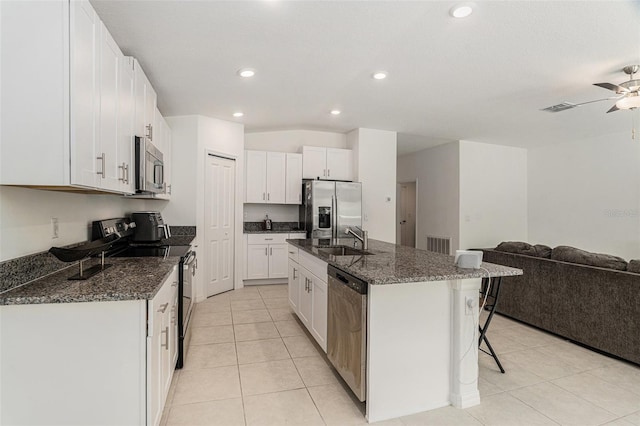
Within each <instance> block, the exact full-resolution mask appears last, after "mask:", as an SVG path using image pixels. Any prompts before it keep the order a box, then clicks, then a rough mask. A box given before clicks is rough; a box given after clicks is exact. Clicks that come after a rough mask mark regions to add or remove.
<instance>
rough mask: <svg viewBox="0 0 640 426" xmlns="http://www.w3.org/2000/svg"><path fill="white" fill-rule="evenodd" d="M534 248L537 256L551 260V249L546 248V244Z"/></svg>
mask: <svg viewBox="0 0 640 426" xmlns="http://www.w3.org/2000/svg"><path fill="white" fill-rule="evenodd" d="M533 248H534V250H535V252H536V256H538V257H544V258H545V259H551V247H549V246H545V245H544V244H536V245H535V246H533Z"/></svg>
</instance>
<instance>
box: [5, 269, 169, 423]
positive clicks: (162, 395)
mask: <svg viewBox="0 0 640 426" xmlns="http://www.w3.org/2000/svg"><path fill="white" fill-rule="evenodd" d="M177 279H178V275H177V268H176V267H174V269H173V271H172V273H171V274H170V275H169V276H168V278H167V279H166V280H165V282H164V284H163V285H162V287H161V288H160V290H159V291H158V293H157V294H156V296H155V297H154V298H153V299H152V300H124V301H105V302H82V303H80V302H79V303H46V304H32V305H5V306H0V323H1V324H2V333H1V334H0V347H2V364H1V365H0V389H3V390H4V389H6V390H7V392H3V393H2V398H0V424H7V425H13V424H76V425H80V424H82V425H88V424H109V425H125V424H126V425H151V426H155V425H158V424H159V423H160V417H161V415H162V411H163V408H164V403H165V400H166V397H167V394H168V392H169V384H170V383H171V378H172V375H173V370H174V367H175V361H174V360H175V359H176V356H177V352H176V351H177V339H178V336H177V325H176V321H177V303H178V299H177V288H178V287H177ZM78 285H80V286H82V285H85V284H82V283H81V284H78ZM34 407H37V409H34Z"/></svg>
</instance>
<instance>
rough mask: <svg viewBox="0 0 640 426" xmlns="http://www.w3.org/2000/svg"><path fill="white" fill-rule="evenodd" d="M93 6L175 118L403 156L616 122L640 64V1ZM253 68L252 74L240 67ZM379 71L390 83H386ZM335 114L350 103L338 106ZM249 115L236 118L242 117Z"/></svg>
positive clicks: (604, 130)
mask: <svg viewBox="0 0 640 426" xmlns="http://www.w3.org/2000/svg"><path fill="white" fill-rule="evenodd" d="M455 3H456V2H455V1H376V2H373V1H273V0H272V1H264V0H262V1H166V0H163V1H141V0H134V1H113V0H92V4H93V5H94V7H95V8H96V10H97V12H98V14H99V15H100V17H101V18H102V20H103V21H104V22H105V24H106V25H107V27H108V28H109V30H110V31H111V33H112V34H113V36H114V38H115V39H116V41H117V42H118V44H119V45H120V46H121V47H122V49H123V51H124V52H125V54H128V55H133V56H135V57H137V58H138V59H139V61H140V63H141V64H142V66H143V68H144V69H145V71H146V73H147V75H148V77H149V79H150V80H151V82H152V84H153V85H154V87H155V88H156V90H157V92H158V104H159V108H160V110H161V112H162V114H163V115H165V116H171V115H184V114H203V115H207V116H211V117H217V118H221V119H226V120H232V121H233V120H235V121H239V122H242V123H244V124H245V126H246V130H247V131H256V130H278V129H291V128H307V129H324V130H331V131H338V132H346V131H349V130H352V129H354V128H357V127H368V128H374V129H384V130H395V131H397V132H398V133H399V136H398V140H399V143H398V152H399V154H403V153H408V152H412V151H417V150H419V149H423V148H426V147H428V146H432V145H435V144H438V143H443V142H447V141H450V140H458V139H465V140H472V141H478V142H487V143H496V144H505V145H512V146H525V147H533V146H537V145H542V144H549V143H557V142H562V141H567V140H573V139H580V138H584V137H586V136H593V135H602V134H610V133H616V132H620V131H621V130H625V129H628V128H630V117H629V115H630V114H631V113H630V112H629V111H620V112H616V113H611V114H605V111H607V110H608V109H609V107H610V106H611V105H612V104H613V102H612V101H608V102H601V103H595V104H591V105H585V106H583V107H580V108H576V109H573V110H568V111H564V112H560V113H555V114H553V113H546V112H542V111H539V110H540V109H541V108H544V107H547V106H550V105H554V104H558V103H560V102H563V101H570V102H574V103H578V102H583V101H588V100H592V99H599V98H604V97H607V96H609V95H610V94H613V92H608V91H606V90H604V89H601V88H598V87H595V86H592V83H596V82H612V83H620V82H622V81H624V80H626V79H627V76H626V75H625V74H623V73H622V72H621V71H620V70H621V69H622V67H623V66H625V65H629V64H637V63H640V0H634V1H629V0H624V1H615V0H610V1H477V2H476V7H475V11H474V13H473V14H472V15H471V16H470V17H469V18H466V19H463V20H455V19H453V18H451V17H450V16H449V9H450V8H451V6H452V5H454V4H455ZM242 67H251V68H255V69H256V70H257V74H256V76H255V77H253V78H251V79H242V78H240V77H238V76H237V75H236V72H237V70H238V69H240V68H242ZM375 70H386V71H388V72H389V77H388V78H387V79H386V80H382V81H376V80H373V79H372V78H371V73H372V72H373V71H375ZM333 108H339V109H341V110H342V114H341V115H339V116H331V115H330V114H329V111H330V110H331V109H333ZM235 111H242V112H244V114H245V115H244V117H242V118H241V119H234V118H233V117H232V113H233V112H235Z"/></svg>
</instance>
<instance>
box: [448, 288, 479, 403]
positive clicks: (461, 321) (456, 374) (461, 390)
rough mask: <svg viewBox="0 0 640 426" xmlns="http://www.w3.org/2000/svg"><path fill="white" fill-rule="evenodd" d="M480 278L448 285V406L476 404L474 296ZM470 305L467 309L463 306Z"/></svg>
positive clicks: (475, 295) (476, 299)
mask: <svg viewBox="0 0 640 426" xmlns="http://www.w3.org/2000/svg"><path fill="white" fill-rule="evenodd" d="M480 283H481V279H480V278H472V279H466V280H455V281H449V286H450V288H451V293H452V295H451V324H452V327H453V329H452V333H451V339H452V341H451V395H450V400H451V405H453V406H454V407H457V408H467V407H472V406H474V405H478V404H480V392H479V391H478V299H479V296H478V294H479V293H478V292H479V290H480ZM467 301H469V302H470V303H471V307H469V306H468V305H467Z"/></svg>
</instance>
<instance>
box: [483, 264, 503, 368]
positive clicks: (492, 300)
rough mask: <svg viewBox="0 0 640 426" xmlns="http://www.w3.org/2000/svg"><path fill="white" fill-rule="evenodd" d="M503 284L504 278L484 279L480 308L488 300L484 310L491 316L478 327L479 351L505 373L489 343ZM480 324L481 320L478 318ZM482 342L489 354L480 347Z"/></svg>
mask: <svg viewBox="0 0 640 426" xmlns="http://www.w3.org/2000/svg"><path fill="white" fill-rule="evenodd" d="M501 282H502V277H494V278H493V281H492V279H491V278H483V279H482V285H481V286H480V305H479V306H480V307H482V303H483V302H484V301H485V300H486V305H485V306H484V309H485V310H486V311H489V316H488V317H487V320H486V321H485V322H484V324H482V325H478V329H479V331H480V337H479V339H478V349H480V350H481V351H482V352H484V353H485V354H487V355H490V356H491V357H492V358H493V359H494V360H495V361H496V364H498V368H500V371H501V372H502V373H504V368H503V367H502V364H500V360H499V359H498V355H496V352H495V351H494V350H493V347H492V346H491V343H489V339H488V338H487V330H489V325H491V319H492V318H493V314H494V313H495V311H496V306H497V305H498V296H499V295H500V284H501ZM478 322H480V319H479V318H478ZM482 341H484V343H486V344H487V348H489V352H487V351H485V350H484V349H482V348H481V347H480V345H481V344H482Z"/></svg>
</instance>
